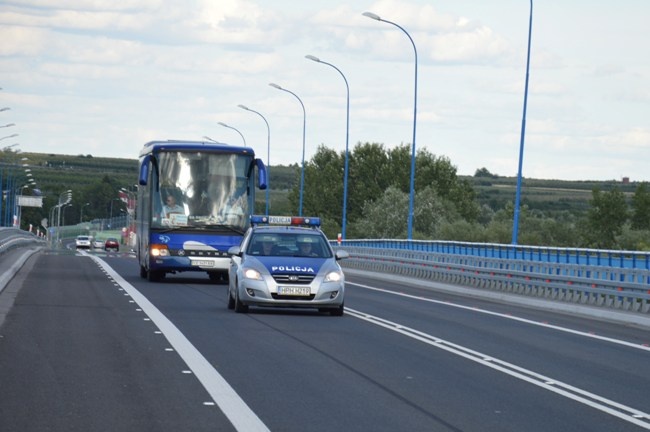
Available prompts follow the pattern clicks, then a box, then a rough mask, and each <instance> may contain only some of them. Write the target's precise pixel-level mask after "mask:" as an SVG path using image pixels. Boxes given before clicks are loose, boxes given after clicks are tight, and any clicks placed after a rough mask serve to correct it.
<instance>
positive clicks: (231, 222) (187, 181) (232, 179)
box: [151, 151, 252, 230]
mask: <svg viewBox="0 0 650 432" xmlns="http://www.w3.org/2000/svg"><path fill="white" fill-rule="evenodd" d="M156 159H157V164H158V169H157V175H158V186H159V187H158V188H157V190H155V191H153V190H152V193H151V199H152V203H151V204H152V209H153V212H152V218H151V226H152V227H154V228H174V227H201V226H206V227H208V226H215V225H222V226H228V227H232V228H234V229H237V230H244V229H245V228H246V226H247V225H248V220H247V217H246V216H247V215H248V214H249V206H251V205H252V203H251V202H250V201H251V200H250V197H249V189H248V186H249V178H248V174H249V172H250V171H251V170H250V169H249V168H250V164H251V156H248V155H241V154H221V153H210V152H164V151H163V152H160V153H158V154H157V158H156Z"/></svg>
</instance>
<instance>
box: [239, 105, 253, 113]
mask: <svg viewBox="0 0 650 432" xmlns="http://www.w3.org/2000/svg"><path fill="white" fill-rule="evenodd" d="M237 106H238V107H239V108H241V109H244V110H246V111H250V110H251V109H250V108H248V107H247V106H246V105H242V104H239V105H237Z"/></svg>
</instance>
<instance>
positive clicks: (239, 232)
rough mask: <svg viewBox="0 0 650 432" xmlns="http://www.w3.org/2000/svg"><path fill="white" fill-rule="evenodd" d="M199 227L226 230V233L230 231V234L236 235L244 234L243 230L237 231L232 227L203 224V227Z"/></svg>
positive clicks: (237, 229)
mask: <svg viewBox="0 0 650 432" xmlns="http://www.w3.org/2000/svg"><path fill="white" fill-rule="evenodd" d="M201 226H203V227H205V228H221V229H226V230H228V231H232V232H234V233H237V234H242V235H243V234H244V230H242V229H239V228H237V227H234V226H232V225H225V224H205V225H201Z"/></svg>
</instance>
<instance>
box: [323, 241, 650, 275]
mask: <svg viewBox="0 0 650 432" xmlns="http://www.w3.org/2000/svg"><path fill="white" fill-rule="evenodd" d="M332 244H333V245H336V243H335V242H333V243H332ZM341 246H343V247H344V248H346V249H347V248H348V247H367V248H375V249H399V250H412V251H421V252H431V253H443V254H452V255H472V256H479V257H486V258H499V259H504V260H517V259H519V260H526V261H544V262H555V263H565V264H583V265H589V266H608V267H626V268H644V269H646V270H650V252H645V251H625V250H607V249H584V248H568V247H551V246H526V245H510V244H501V243H469V242H458V241H443V240H387V239H379V240H376V239H362V240H344V241H343V242H342V243H341Z"/></svg>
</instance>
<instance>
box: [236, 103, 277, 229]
mask: <svg viewBox="0 0 650 432" xmlns="http://www.w3.org/2000/svg"><path fill="white" fill-rule="evenodd" d="M238 107H239V108H241V109H245V110H246V111H250V112H254V113H255V114H257V115H258V116H260V117H262V120H264V123H266V176H267V179H266V215H267V216H268V215H269V189H271V184H270V178H271V127H270V126H269V122H268V121H266V118H265V117H264V116H263V115H262V114H261V113H259V112H257V111H255V110H253V109H250V108H248V107H247V106H245V105H238Z"/></svg>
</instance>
